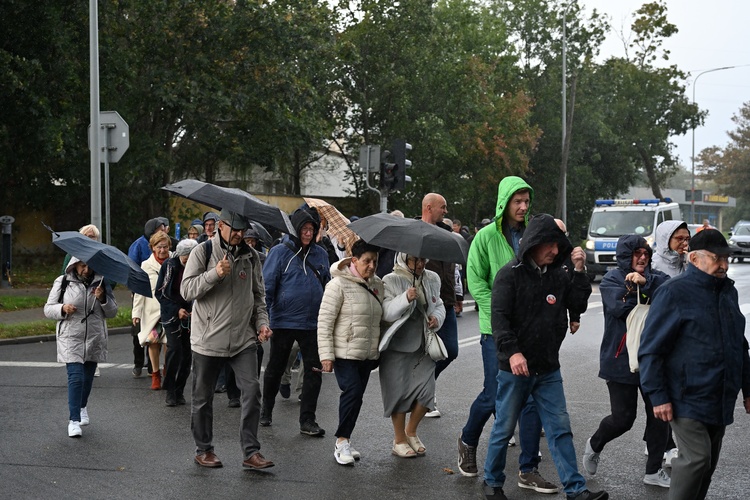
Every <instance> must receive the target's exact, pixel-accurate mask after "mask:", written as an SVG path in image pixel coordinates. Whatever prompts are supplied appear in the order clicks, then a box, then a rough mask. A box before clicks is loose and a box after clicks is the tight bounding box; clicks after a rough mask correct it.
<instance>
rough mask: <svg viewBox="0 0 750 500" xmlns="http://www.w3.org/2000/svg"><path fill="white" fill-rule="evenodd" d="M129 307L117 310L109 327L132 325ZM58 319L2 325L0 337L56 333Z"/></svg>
mask: <svg viewBox="0 0 750 500" xmlns="http://www.w3.org/2000/svg"><path fill="white" fill-rule="evenodd" d="M130 312H131V309H130V308H129V307H121V308H119V309H118V311H117V316H115V317H114V318H110V319H108V320H107V326H108V327H109V328H119V327H123V326H130V325H131V324H132V323H131V320H130ZM56 324H57V321H54V320H51V319H48V320H41V321H29V322H28V323H15V324H10V325H0V339H15V338H18V337H36V336H39V335H49V334H51V333H55V326H56Z"/></svg>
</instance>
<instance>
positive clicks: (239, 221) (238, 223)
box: [220, 208, 248, 229]
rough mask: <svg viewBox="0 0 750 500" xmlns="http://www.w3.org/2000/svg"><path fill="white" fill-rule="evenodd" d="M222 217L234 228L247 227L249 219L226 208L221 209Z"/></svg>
mask: <svg viewBox="0 0 750 500" xmlns="http://www.w3.org/2000/svg"><path fill="white" fill-rule="evenodd" d="M220 218H221V220H222V221H224V222H226V223H227V224H229V226H230V227H231V228H232V229H247V227H248V223H247V219H246V218H245V217H244V216H242V215H240V214H238V213H235V212H232V211H230V210H227V209H226V208H224V209H222V210H221V215H220Z"/></svg>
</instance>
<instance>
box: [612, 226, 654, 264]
mask: <svg viewBox="0 0 750 500" xmlns="http://www.w3.org/2000/svg"><path fill="white" fill-rule="evenodd" d="M638 248H645V249H646V250H648V256H649V261H648V266H646V270H647V271H650V270H651V259H653V257H654V251H653V250H651V247H650V246H649V245H648V242H647V241H646V239H645V238H643V237H642V236H638V235H637V234H626V235H624V236H620V238H619V239H618V240H617V249H616V250H615V258H616V259H617V267H619V268H620V269H622V270H623V271H624V272H626V273H629V272H631V271H632V270H633V268H632V267H631V266H630V264H631V263H632V262H633V252H634V251H635V250H636V249H638Z"/></svg>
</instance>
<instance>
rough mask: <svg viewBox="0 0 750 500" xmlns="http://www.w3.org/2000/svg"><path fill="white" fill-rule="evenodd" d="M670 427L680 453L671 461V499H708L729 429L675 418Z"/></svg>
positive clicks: (688, 419)
mask: <svg viewBox="0 0 750 500" xmlns="http://www.w3.org/2000/svg"><path fill="white" fill-rule="evenodd" d="M671 425H672V431H673V432H674V437H675V441H677V449H678V450H679V453H678V456H677V458H674V459H672V484H671V486H670V487H669V498H670V500H692V499H696V500H702V499H704V498H706V493H708V487H709V485H710V484H711V476H713V473H714V471H715V470H716V464H717V463H718V462H719V455H720V453H721V442H722V439H724V430H725V429H726V427H725V426H723V425H707V424H704V423H702V422H698V421H697V420H693V419H690V418H675V419H674V420H672V422H671Z"/></svg>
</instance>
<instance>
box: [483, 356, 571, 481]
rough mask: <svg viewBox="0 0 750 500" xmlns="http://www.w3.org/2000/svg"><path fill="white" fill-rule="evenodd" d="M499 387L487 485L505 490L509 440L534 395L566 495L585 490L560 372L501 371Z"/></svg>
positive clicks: (487, 468) (489, 447) (485, 471)
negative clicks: (520, 372)
mask: <svg viewBox="0 0 750 500" xmlns="http://www.w3.org/2000/svg"><path fill="white" fill-rule="evenodd" d="M497 385H498V388H497V404H496V407H495V415H496V417H497V418H496V419H495V425H493V426H492V434H490V440H489V444H488V446H487V459H486V460H485V462H484V480H485V481H486V482H487V484H488V485H490V486H492V487H494V488H502V487H503V485H504V484H505V472H504V470H505V460H506V454H507V452H508V440H509V439H510V437H511V436H512V435H513V431H514V430H515V427H516V420H517V419H518V416H519V415H520V413H521V408H522V407H523V405H524V404H525V403H526V401H527V400H528V399H529V396H531V397H533V398H534V401H535V402H536V405H537V409H538V411H539V416H540V417H541V419H542V424H543V425H544V429H545V430H546V431H547V442H548V444H549V449H550V453H551V454H552V460H553V462H554V463H555V468H556V469H557V474H558V475H559V476H560V482H562V485H563V490H565V494H566V495H568V496H575V495H577V494H579V493H581V492H582V491H583V490H585V489H586V480H585V479H584V478H583V476H581V474H580V473H579V472H578V465H577V462H576V460H577V458H576V451H575V448H574V447H573V432H572V431H571V429H570V416H569V415H568V410H567V408H566V403H565V392H564V391H563V385H562V376H561V375H560V370H555V371H554V372H550V373H545V374H543V375H532V376H530V377H521V376H516V375H513V374H512V373H510V372H506V371H502V370H500V371H499V372H498V374H497Z"/></svg>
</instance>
